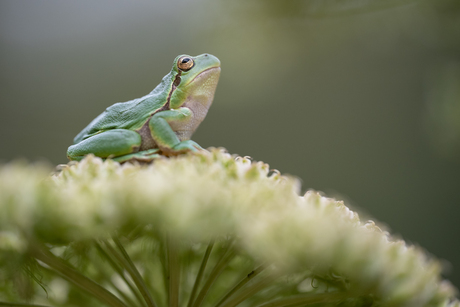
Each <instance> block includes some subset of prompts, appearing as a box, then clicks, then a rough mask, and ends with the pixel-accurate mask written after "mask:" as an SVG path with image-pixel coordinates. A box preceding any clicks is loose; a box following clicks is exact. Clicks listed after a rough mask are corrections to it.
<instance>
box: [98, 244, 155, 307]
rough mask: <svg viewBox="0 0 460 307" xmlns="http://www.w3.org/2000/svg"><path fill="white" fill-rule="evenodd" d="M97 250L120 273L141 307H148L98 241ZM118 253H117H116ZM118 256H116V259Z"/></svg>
mask: <svg viewBox="0 0 460 307" xmlns="http://www.w3.org/2000/svg"><path fill="white" fill-rule="evenodd" d="M95 245H96V249H97V250H98V251H99V253H100V254H101V255H102V256H103V257H104V258H105V259H106V260H107V262H108V263H109V264H110V266H111V267H112V268H113V269H114V270H115V271H116V272H117V273H118V275H119V276H120V277H121V278H122V279H123V280H124V282H125V283H126V284H127V285H128V287H129V289H130V290H131V292H132V293H133V294H134V296H135V297H136V299H137V301H138V302H139V304H140V305H141V306H146V304H145V301H144V299H143V298H142V296H141V295H140V293H139V291H138V289H137V288H135V287H134V285H133V284H132V283H131V282H130V281H129V280H128V279H127V278H126V276H125V274H123V270H122V269H121V268H120V267H119V266H118V265H117V263H116V262H115V261H114V260H113V259H112V257H111V256H109V254H107V252H106V251H105V250H104V248H103V247H102V246H101V244H100V243H99V242H97V241H95ZM114 252H115V253H116V251H114ZM116 256H117V255H114V257H116Z"/></svg>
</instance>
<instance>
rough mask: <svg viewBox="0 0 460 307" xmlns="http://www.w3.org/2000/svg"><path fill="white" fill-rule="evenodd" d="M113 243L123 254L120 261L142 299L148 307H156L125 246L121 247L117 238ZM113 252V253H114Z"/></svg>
mask: <svg viewBox="0 0 460 307" xmlns="http://www.w3.org/2000/svg"><path fill="white" fill-rule="evenodd" d="M112 239H113V242H114V243H115V245H116V246H117V248H118V249H119V250H120V252H121V256H119V255H118V257H117V258H118V261H120V263H121V264H122V265H123V267H124V268H125V269H126V271H127V272H128V274H129V275H130V276H131V278H132V279H133V281H134V283H135V284H136V287H137V288H138V289H139V291H140V292H141V294H142V297H143V298H144V300H145V302H146V303H147V306H148V307H156V305H155V303H154V301H153V298H152V296H151V295H150V292H149V290H148V288H147V285H146V284H145V283H144V280H143V279H142V277H141V274H139V271H138V270H137V268H136V266H135V265H134V263H133V262H132V261H131V258H130V257H129V255H128V253H126V250H125V249H124V247H123V245H121V242H120V241H119V240H118V239H117V238H116V237H112ZM105 245H106V246H107V247H108V248H109V249H110V250H111V251H113V252H115V251H114V250H113V247H112V246H111V245H110V244H109V243H108V242H105ZM113 252H112V253H113ZM113 255H117V253H113Z"/></svg>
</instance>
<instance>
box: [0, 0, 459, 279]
mask: <svg viewBox="0 0 460 307" xmlns="http://www.w3.org/2000/svg"><path fill="white" fill-rule="evenodd" d="M0 47H1V49H0V52H1V57H0V61H1V62H0V65H1V70H0V71H1V72H0V78H1V83H0V84H1V91H0V142H1V143H0V144H1V145H0V160H1V161H2V162H7V161H10V160H12V159H15V158H20V157H25V158H27V159H28V160H47V161H50V162H51V163H53V164H57V163H65V162H66V161H67V159H66V156H65V153H66V149H67V147H68V146H69V145H70V144H71V143H72V139H73V137H74V136H75V135H76V134H77V133H78V132H79V131H80V130H81V129H82V128H83V127H85V126H86V125H87V124H88V123H89V122H90V121H91V120H92V119H93V118H94V117H96V116H97V115H98V114H99V113H100V112H102V111H103V110H104V109H105V108H106V107H107V106H109V105H111V104H113V103H115V102H118V101H126V100H130V99H133V98H137V97H140V96H143V95H145V94H147V93H148V92H150V91H151V89H153V87H155V86H156V85H157V84H158V83H159V81H160V80H161V78H162V77H163V76H164V75H165V74H166V73H168V71H169V70H170V68H171V65H172V60H173V59H174V57H175V56H177V55H178V54H182V53H187V54H191V55H197V54H201V53H205V52H207V53H211V54H214V55H216V56H217V57H219V58H220V60H221V61H222V74H221V79H220V84H219V86H218V89H217V93H216V97H215V99H214V104H213V106H212V107H211V109H210V112H209V113H208V116H207V118H206V119H205V121H204V122H203V123H202V124H201V126H200V128H199V129H198V131H197V132H196V133H195V135H194V137H193V139H194V140H195V141H197V142H198V143H199V144H201V145H202V146H203V147H209V146H223V147H226V148H227V149H228V150H229V151H230V152H231V153H237V154H240V155H249V156H252V157H253V158H254V159H255V160H262V161H265V162H267V163H269V164H270V166H271V167H272V168H276V169H279V170H280V171H281V172H282V173H289V174H292V175H294V176H297V177H299V178H301V180H302V182H303V186H302V189H303V191H305V190H307V189H315V190H321V191H324V192H325V193H326V195H328V196H334V197H337V198H339V199H345V200H346V201H347V204H348V205H351V206H352V208H354V209H357V210H358V211H359V212H361V214H362V216H364V217H366V218H368V216H372V217H373V218H375V219H377V220H379V221H382V222H384V223H385V224H386V225H387V226H388V228H389V229H391V230H392V231H393V232H394V233H396V234H400V236H401V237H403V238H404V239H405V240H408V241H409V242H412V243H414V244H417V245H421V246H423V247H424V248H426V249H427V250H428V251H430V252H431V253H432V254H434V255H435V256H437V257H440V258H442V259H445V260H446V262H445V265H446V268H447V270H446V272H447V273H446V277H447V278H448V279H450V280H451V281H452V282H453V283H454V284H456V286H457V287H459V286H460V239H459V235H460V223H459V219H458V217H459V214H460V196H459V194H460V1H458V0H432V1H431V0H420V1H417V0H414V1H403V0H401V1H398V0H393V1H388V0H386V1H384V0H380V1H376V0H373V1H370V0H368V1H365V0H355V1H350V0H334V1H331V0H329V1H325V0H311V1H308V0H290V1H280V0H273V1H269V0H259V1H257V0H232V1H223V0H221V1H216V0H194V1H191V0H182V1H166V0H165V1H153V0H152V1H146V0H143V1H114V0H98V1H91V0H80V1H63V0H46V1H45V0H35V1H23V0H2V1H1V2H0Z"/></svg>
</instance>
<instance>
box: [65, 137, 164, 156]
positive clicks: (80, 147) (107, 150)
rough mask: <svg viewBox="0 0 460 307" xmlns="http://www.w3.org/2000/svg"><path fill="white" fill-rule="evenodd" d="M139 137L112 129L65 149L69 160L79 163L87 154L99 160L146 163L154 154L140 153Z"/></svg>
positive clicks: (150, 152)
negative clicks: (133, 160)
mask: <svg viewBox="0 0 460 307" xmlns="http://www.w3.org/2000/svg"><path fill="white" fill-rule="evenodd" d="M140 146H141V136H140V135H139V133H137V132H135V131H131V130H126V129H113V130H108V131H105V132H101V133H99V134H96V135H93V136H91V137H89V138H87V139H85V140H83V141H81V142H80V143H77V144H75V145H72V146H70V147H69V149H67V157H68V158H69V159H70V160H76V161H80V160H81V159H83V158H84V157H85V155H87V154H94V155H95V156H97V157H100V158H113V159H114V160H116V161H118V162H125V161H128V160H131V159H135V160H141V161H146V159H148V160H152V159H153V158H155V156H158V155H155V156H154V154H155V153H156V152H157V151H158V150H156V152H152V150H149V151H141V152H139V147H140Z"/></svg>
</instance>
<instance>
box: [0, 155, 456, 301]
mask: <svg viewBox="0 0 460 307" xmlns="http://www.w3.org/2000/svg"><path fill="white" fill-rule="evenodd" d="M48 174H49V169H47V168H45V167H40V166H36V165H35V166H33V165H23V164H10V165H6V166H3V167H2V168H1V170H0V210H1V211H0V212H1V214H0V265H1V266H0V301H2V302H3V303H0V305H5V304H11V305H12V306H18V305H14V304H13V303H17V304H19V303H21V304H22V305H20V306H37V305H42V306H43V305H44V306H120V307H126V306H148V307H163V306H183V307H200V306H215V307H232V306H243V307H244V306H258V307H281V306H285V307H294V306H414V307H415V306H417V307H418V306H452V307H453V306H457V307H458V306H460V304H459V302H458V301H457V300H456V299H455V298H454V295H455V293H454V288H453V287H452V286H451V285H450V284H449V283H448V282H447V281H443V280H442V279H441V277H440V273H441V266H440V264H439V262H438V261H436V260H435V259H432V258H431V257H429V256H428V255H427V254H425V253H424V252H423V251H422V250H421V249H420V248H417V247H414V246H409V245H407V244H406V243H405V242H404V241H401V240H395V239H393V238H392V237H391V236H390V235H389V234H388V233H387V232H385V231H382V230H381V229H380V228H379V227H377V226H376V225H375V224H374V223H373V222H372V221H369V222H362V221H360V219H359V217H358V215H357V214H356V213H355V212H353V211H351V210H349V209H348V208H347V207H346V206H345V205H344V204H343V203H342V202H340V201H336V200H334V199H330V198H326V197H323V196H321V195H319V194H318V193H315V192H307V193H306V194H305V195H304V196H299V188H300V185H299V182H298V181H297V180H296V179H295V178H290V177H286V176H281V175H280V174H279V173H278V172H277V171H272V172H271V171H270V170H269V167H268V165H267V164H264V163H262V162H252V161H251V160H250V159H248V158H242V157H235V156H232V155H230V154H228V153H226V152H225V151H223V150H219V149H213V150H211V152H203V153H199V154H188V155H183V156H179V157H176V158H170V159H166V158H165V159H157V160H155V162H154V163H153V164H152V165H143V166H142V165H137V164H136V165H133V164H129V163H125V164H123V165H120V164H118V163H116V162H113V161H111V160H107V161H105V162H104V161H102V160H101V159H99V158H96V157H94V156H88V157H87V158H85V159H84V160H83V161H81V162H79V163H72V164H69V165H68V166H67V167H64V168H63V170H62V171H61V172H59V173H58V174H55V175H53V176H49V175H48ZM7 302H9V303H7Z"/></svg>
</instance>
